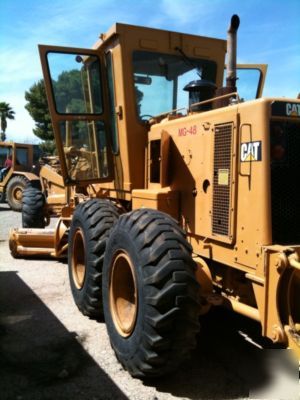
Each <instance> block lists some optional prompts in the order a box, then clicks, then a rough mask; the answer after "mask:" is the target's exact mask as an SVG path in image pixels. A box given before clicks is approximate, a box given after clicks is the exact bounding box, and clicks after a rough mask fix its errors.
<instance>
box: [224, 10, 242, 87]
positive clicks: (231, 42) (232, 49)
mask: <svg viewBox="0 0 300 400" xmlns="http://www.w3.org/2000/svg"><path fill="white" fill-rule="evenodd" d="M239 26H240V18H239V16H238V15H236V14H234V15H233V16H232V17H231V21H230V25H229V28H228V31H227V55H228V62H227V76H226V87H227V88H231V89H232V92H235V91H236V84H235V83H236V80H237V77H236V47H237V40H236V37H237V30H238V28H239Z"/></svg>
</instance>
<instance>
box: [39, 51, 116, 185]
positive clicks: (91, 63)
mask: <svg viewBox="0 0 300 400" xmlns="http://www.w3.org/2000/svg"><path fill="white" fill-rule="evenodd" d="M39 52H40V58H41V63H42V68H43V75H44V81H45V89H46V94H47V99H48V105H49V111H50V115H51V120H52V126H53V130H54V135H55V140H56V145H57V151H58V154H59V158H60V162H61V169H62V176H63V179H64V183H65V185H67V186H70V185H75V184H79V185H86V184H89V183H99V182H107V181H111V180H112V179H113V177H112V168H111V166H112V163H111V151H110V146H109V142H108V140H109V135H108V132H107V130H108V127H109V110H108V105H107V100H106V99H107V95H106V90H105V87H106V85H105V82H104V79H105V71H104V63H103V55H102V54H101V52H99V51H98V50H97V51H96V50H86V49H79V48H69V47H68V48H65V47H58V46H44V45H39Z"/></svg>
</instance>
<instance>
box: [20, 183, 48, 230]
mask: <svg viewBox="0 0 300 400" xmlns="http://www.w3.org/2000/svg"><path fill="white" fill-rule="evenodd" d="M45 203H46V200H45V195H44V193H42V191H41V190H39V189H37V188H36V187H32V186H31V185H30V184H28V185H27V187H26V188H25V189H24V191H23V197H22V205H23V206H22V226H23V228H45V226H46V220H45V216H44V207H45Z"/></svg>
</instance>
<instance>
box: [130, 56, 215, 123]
mask: <svg viewBox="0 0 300 400" xmlns="http://www.w3.org/2000/svg"><path fill="white" fill-rule="evenodd" d="M216 72H217V65H216V63H215V62H214V61H207V60H202V59H192V60H191V62H188V61H187V60H186V59H185V58H184V57H183V56H182V55H178V56H175V55H171V54H162V53H154V52H148V51H135V52H134V53H133V74H134V88H135V96H136V107H137V113H138V115H139V118H140V119H141V120H149V118H151V116H155V115H159V114H162V113H165V112H168V111H171V110H174V109H178V108H184V107H188V102H189V101H188V92H187V91H184V90H183V88H184V87H185V86H186V85H187V84H188V83H189V82H191V81H194V80H199V79H201V77H202V79H206V80H209V81H212V82H215V80H216ZM199 73H201V77H200V76H199Z"/></svg>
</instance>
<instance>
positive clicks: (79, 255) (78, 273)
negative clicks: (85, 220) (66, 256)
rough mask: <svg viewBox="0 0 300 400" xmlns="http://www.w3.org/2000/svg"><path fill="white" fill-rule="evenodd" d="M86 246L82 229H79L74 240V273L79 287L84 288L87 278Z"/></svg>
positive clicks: (76, 284)
mask: <svg viewBox="0 0 300 400" xmlns="http://www.w3.org/2000/svg"><path fill="white" fill-rule="evenodd" d="M85 273H86V265H85V246H84V236H83V232H82V230H81V229H77V230H76V232H75V234H74V240H73V257H72V275H73V281H74V283H75V286H76V287H77V289H82V287H83V284H84V279H85Z"/></svg>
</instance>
